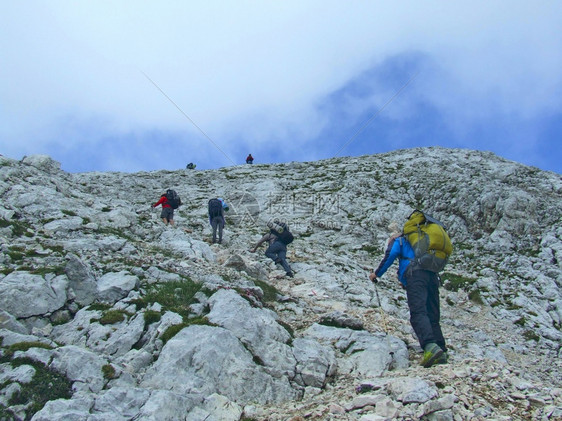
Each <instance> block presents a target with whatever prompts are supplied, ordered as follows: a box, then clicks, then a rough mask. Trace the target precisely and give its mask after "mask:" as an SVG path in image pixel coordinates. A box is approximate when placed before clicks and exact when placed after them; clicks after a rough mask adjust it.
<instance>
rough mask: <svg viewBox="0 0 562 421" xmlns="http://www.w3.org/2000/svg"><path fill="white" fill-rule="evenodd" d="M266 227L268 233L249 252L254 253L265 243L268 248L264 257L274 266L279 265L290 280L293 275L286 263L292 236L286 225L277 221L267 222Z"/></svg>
mask: <svg viewBox="0 0 562 421" xmlns="http://www.w3.org/2000/svg"><path fill="white" fill-rule="evenodd" d="M267 227H268V228H269V232H268V233H267V234H265V235H264V236H263V237H262V238H261V239H260V240H259V241H258V242H257V243H256V245H255V246H254V247H253V248H252V249H250V251H251V252H252V253H255V252H256V250H257V249H258V247H259V246H261V245H262V244H263V243H265V242H266V241H267V242H268V243H269V247H268V248H267V250H266V251H265V255H266V256H267V257H269V258H270V259H271V260H273V261H274V262H275V263H276V264H277V263H278V264H281V266H283V269H284V270H285V273H286V274H287V276H289V277H291V278H292V277H293V276H294V274H293V271H292V270H291V267H290V266H289V263H287V245H288V244H290V243H292V241H293V234H291V232H290V231H289V227H287V224H285V223H283V222H280V221H279V220H278V219H274V220H272V221H269V222H268V223H267Z"/></svg>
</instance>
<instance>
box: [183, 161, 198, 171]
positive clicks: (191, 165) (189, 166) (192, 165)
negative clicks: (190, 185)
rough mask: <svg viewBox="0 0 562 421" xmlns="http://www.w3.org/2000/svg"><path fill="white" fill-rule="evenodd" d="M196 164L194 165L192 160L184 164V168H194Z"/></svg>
mask: <svg viewBox="0 0 562 421" xmlns="http://www.w3.org/2000/svg"><path fill="white" fill-rule="evenodd" d="M196 166H197V165H195V164H194V163H193V162H190V163H189V164H187V165H186V166H185V168H186V169H188V170H194V169H195V167H196Z"/></svg>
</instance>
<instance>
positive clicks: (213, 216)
mask: <svg viewBox="0 0 562 421" xmlns="http://www.w3.org/2000/svg"><path fill="white" fill-rule="evenodd" d="M208 208H209V224H211V227H212V229H213V244H215V243H216V242H217V230H218V233H219V239H218V243H219V244H222V231H223V229H224V226H225V224H226V221H225V219H224V212H225V211H228V209H229V208H228V204H227V203H226V202H225V201H224V200H223V199H222V198H220V197H218V198H215V199H211V200H209V206H208Z"/></svg>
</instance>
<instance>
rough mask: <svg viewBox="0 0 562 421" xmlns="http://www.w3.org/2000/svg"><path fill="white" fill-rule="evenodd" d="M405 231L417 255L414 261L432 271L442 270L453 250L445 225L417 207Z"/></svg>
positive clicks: (420, 266) (407, 222) (422, 267)
mask: <svg viewBox="0 0 562 421" xmlns="http://www.w3.org/2000/svg"><path fill="white" fill-rule="evenodd" d="M403 231H404V236H405V237H406V238H407V239H408V241H409V242H410V244H411V245H412V248H413V249H414V253H415V255H416V257H415V259H414V262H413V263H415V264H417V265H419V266H418V267H419V268H421V269H424V270H429V271H431V272H440V271H442V270H443V268H444V267H445V265H446V264H447V262H448V261H449V256H450V255H451V253H452V252H453V244H452V243H451V239H450V238H449V235H448V234H447V231H446V230H445V226H444V225H443V224H442V223H441V222H440V221H438V220H437V219H435V218H432V217H431V216H429V215H426V214H424V213H423V212H422V211H420V210H418V209H416V210H415V211H414V212H412V214H411V215H410V216H409V217H408V220H407V221H406V223H405V224H404V230H403Z"/></svg>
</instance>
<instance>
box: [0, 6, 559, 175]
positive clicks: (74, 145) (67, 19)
mask: <svg viewBox="0 0 562 421" xmlns="http://www.w3.org/2000/svg"><path fill="white" fill-rule="evenodd" d="M0 1H1V5H2V7H1V10H2V13H1V15H0V154H2V155H5V156H8V157H11V158H15V159H21V158H22V157H23V156H24V155H31V154H37V153H41V154H48V155H50V156H52V157H53V158H54V159H56V160H57V161H59V162H61V164H62V168H63V169H64V170H66V171H70V172H82V171H125V172H136V171H152V170H159V169H169V170H175V169H180V168H185V165H186V164H187V163H188V162H194V163H196V164H197V168H199V169H207V168H219V167H224V166H230V165H238V164H242V163H243V162H244V160H245V157H246V155H247V154H248V153H250V152H251V153H252V154H253V155H254V157H255V163H256V164H259V163H270V162H288V161H312V160H317V159H324V158H331V157H335V156H358V155H364V154H374V153H381V152H388V151H391V150H395V149H402V148H410V147H418V146H435V145H438V146H444V147H455V148H468V149H478V150H489V151H493V152H495V153H496V154H498V155H500V156H502V157H505V158H507V159H511V160H514V161H518V162H521V163H524V164H527V165H532V166H536V167H538V168H541V169H544V170H550V171H556V172H557V173H562V152H561V151H562V147H561V146H560V141H561V137H562V136H561V133H562V71H561V69H562V48H561V46H562V25H560V19H561V17H562V2H559V1H539V2H529V1H519V0H513V1H471V2H462V4H461V2H447V1H427V2H417V1H404V2H391V1H384V2H383V1H341V0H337V1H331V0H321V1H316V0H298V1H296V0H295V1H293V0H287V1H258V0H254V1H245V0H238V1H232V2H228V1H212V0H211V1H204V2H203V1H201V2H195V1H162V2H148V1H121V2H110V1H96V2H94V1H84V2H71V1H56V0H55V1H49V2H39V1H29V2H8V1H6V0H0Z"/></svg>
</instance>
